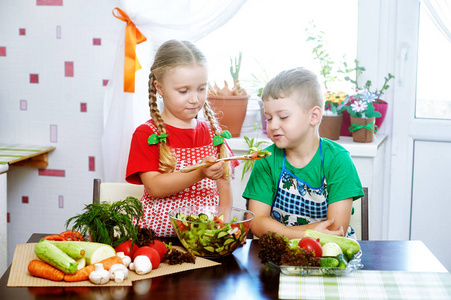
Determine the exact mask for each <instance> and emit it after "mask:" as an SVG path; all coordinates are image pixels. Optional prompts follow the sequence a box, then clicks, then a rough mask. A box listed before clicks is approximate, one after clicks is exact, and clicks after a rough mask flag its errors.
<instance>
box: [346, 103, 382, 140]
mask: <svg viewBox="0 0 451 300" xmlns="http://www.w3.org/2000/svg"><path fill="white" fill-rule="evenodd" d="M373 106H374V110H375V111H378V112H380V113H381V116H380V117H379V118H376V126H377V128H381V126H382V123H383V122H384V120H385V116H386V115H387V109H388V103H387V102H385V101H384V100H380V99H379V100H377V102H373ZM342 114H343V122H342V124H341V131H340V135H341V136H352V134H351V133H350V132H349V126H351V119H350V117H351V116H350V115H349V113H348V112H347V111H346V110H344V111H343V112H342Z"/></svg>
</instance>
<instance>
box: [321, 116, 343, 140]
mask: <svg viewBox="0 0 451 300" xmlns="http://www.w3.org/2000/svg"><path fill="white" fill-rule="evenodd" d="M342 120H343V115H335V116H334V115H324V116H323V119H322V120H321V124H320V125H319V136H320V137H324V138H328V139H329V140H338V139H340V130H341V124H342Z"/></svg>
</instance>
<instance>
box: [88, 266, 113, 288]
mask: <svg viewBox="0 0 451 300" xmlns="http://www.w3.org/2000/svg"><path fill="white" fill-rule="evenodd" d="M89 281H91V282H92V283H94V284H105V283H108V282H109V281H110V272H108V271H107V270H105V269H104V268H103V265H102V264H100V263H97V264H95V265H94V271H92V272H91V273H90V274H89Z"/></svg>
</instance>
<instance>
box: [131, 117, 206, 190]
mask: <svg viewBox="0 0 451 300" xmlns="http://www.w3.org/2000/svg"><path fill="white" fill-rule="evenodd" d="M148 122H152V123H154V121H153V120H149V121H148ZM209 128H210V124H209V123H208V122H205V121H200V120H198V121H197V126H196V128H177V127H174V126H171V125H166V133H167V134H169V137H168V138H167V139H166V141H167V144H168V146H169V147H171V148H193V147H201V146H205V145H208V144H211V143H212V139H211V136H210V131H209V130H210V129H209ZM154 133H156V132H153V130H152V129H151V128H150V127H149V126H148V125H146V124H142V125H140V126H139V127H138V128H137V129H136V130H135V132H134V133H133V137H132V141H131V145H130V153H129V156H128V164H127V172H126V175H125V180H127V182H129V183H134V184H142V182H141V179H140V177H139V173H140V172H149V171H158V165H159V150H158V145H148V144H147V139H148V138H149V136H150V135H151V134H154Z"/></svg>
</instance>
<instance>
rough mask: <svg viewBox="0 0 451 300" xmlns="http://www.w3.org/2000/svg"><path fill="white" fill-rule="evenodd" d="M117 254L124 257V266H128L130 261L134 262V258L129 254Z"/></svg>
mask: <svg viewBox="0 0 451 300" xmlns="http://www.w3.org/2000/svg"><path fill="white" fill-rule="evenodd" d="M116 255H117V256H119V257H120V258H121V259H122V262H123V263H124V266H126V267H128V266H129V265H130V263H131V262H132V258H131V257H130V256H128V255H125V254H124V252H117V253H116Z"/></svg>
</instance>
